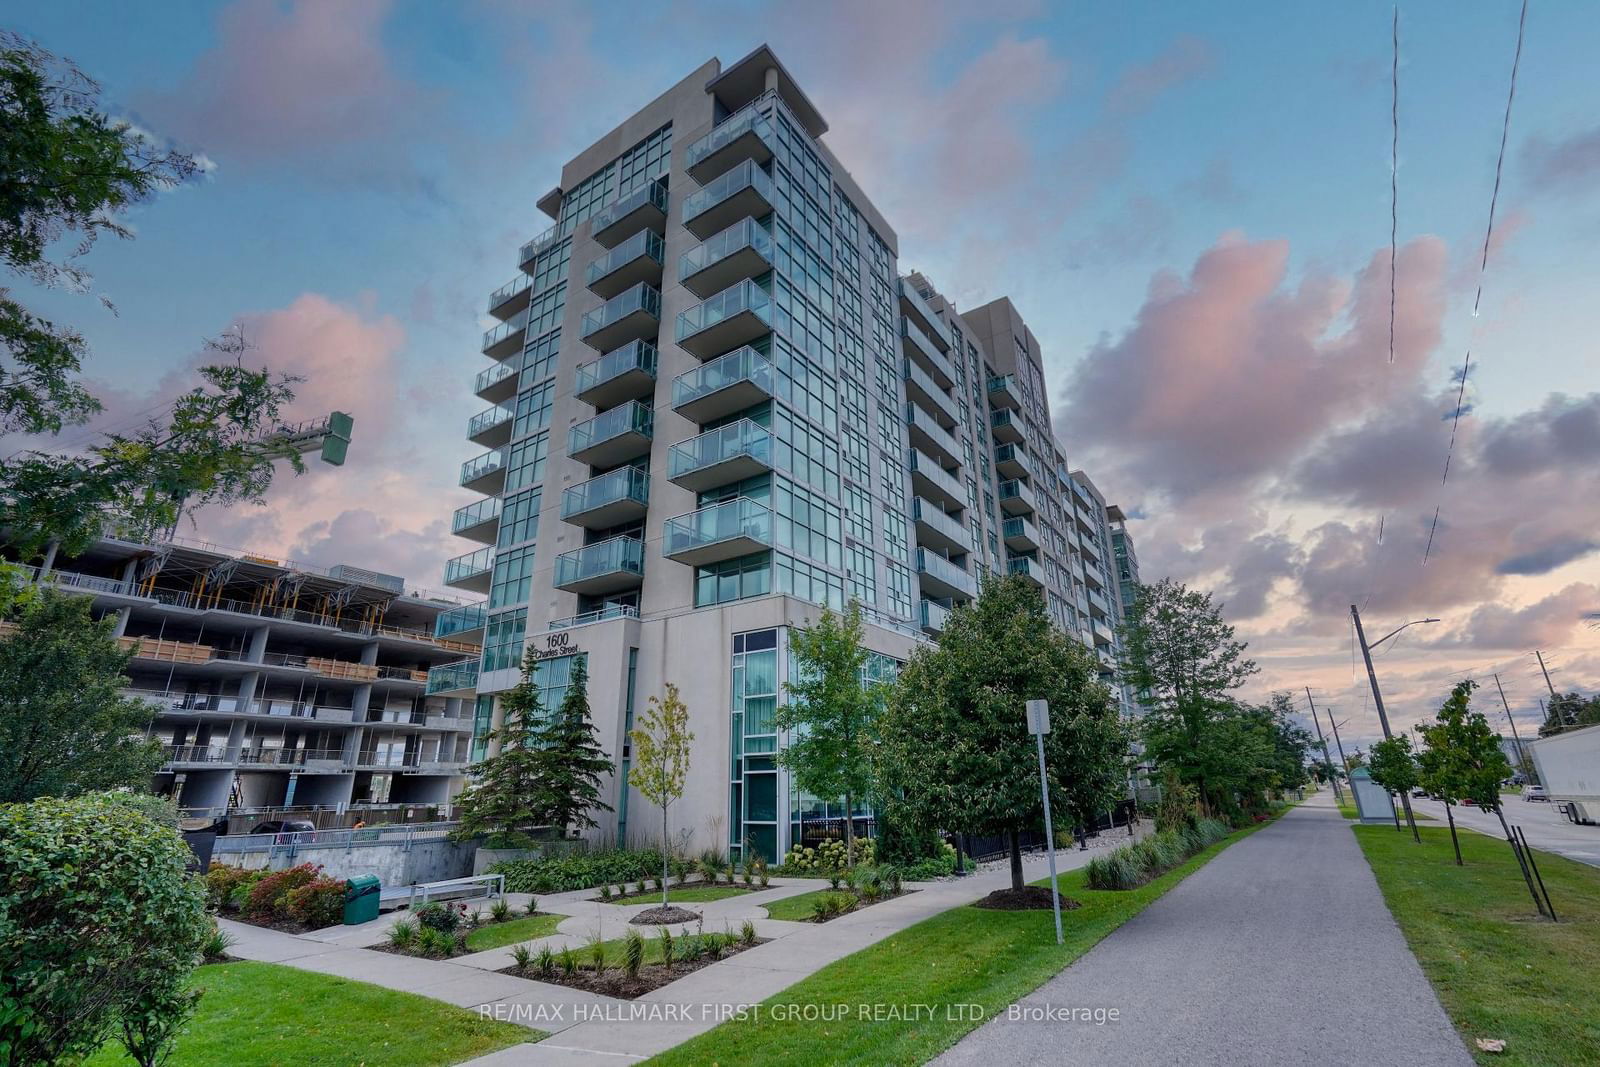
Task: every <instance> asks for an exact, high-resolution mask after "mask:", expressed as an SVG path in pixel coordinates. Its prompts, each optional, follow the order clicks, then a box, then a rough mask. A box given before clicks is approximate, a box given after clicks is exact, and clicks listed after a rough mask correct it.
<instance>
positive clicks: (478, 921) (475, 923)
mask: <svg viewBox="0 0 1600 1067" xmlns="http://www.w3.org/2000/svg"><path fill="white" fill-rule="evenodd" d="M464 918H465V920H466V927H467V929H468V930H476V929H477V928H478V927H480V926H482V925H483V921H484V920H483V909H482V908H473V909H472V910H471V911H469V912H467V914H466V915H465V916H464Z"/></svg>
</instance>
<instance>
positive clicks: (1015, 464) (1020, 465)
mask: <svg viewBox="0 0 1600 1067" xmlns="http://www.w3.org/2000/svg"><path fill="white" fill-rule="evenodd" d="M994 466H995V470H997V471H999V472H1000V476H1001V477H1002V478H1030V477H1032V476H1033V464H1032V463H1031V462H1030V461H1029V460H1028V450H1027V449H1026V448H1024V447H1023V446H1022V444H1021V443H1016V444H1004V445H999V446H997V447H996V448H995V450H994Z"/></svg>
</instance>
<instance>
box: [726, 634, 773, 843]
mask: <svg viewBox="0 0 1600 1067" xmlns="http://www.w3.org/2000/svg"><path fill="white" fill-rule="evenodd" d="M731 691H732V703H731V707H730V709H729V715H730V720H731V727H732V728H731V730H730V735H731V738H732V752H731V753H730V755H731V760H730V764H731V771H732V773H731V775H730V778H731V783H730V788H729V797H728V844H729V846H730V849H731V850H732V851H733V852H735V853H737V854H740V855H744V854H745V846H746V845H749V846H750V849H751V851H752V852H753V853H754V854H756V855H760V856H763V857H765V858H766V860H767V861H768V862H769V863H776V862H777V860H778V855H777V853H778V826H777V819H778V804H777V797H778V776H777V764H776V761H775V759H774V753H776V752H777V750H778V736H777V727H776V726H775V725H774V724H773V715H774V713H775V712H776V711H777V707H778V633H777V631H776V630H758V631H756V632H754V633H747V634H735V635H734V636H733V677H732V685H731Z"/></svg>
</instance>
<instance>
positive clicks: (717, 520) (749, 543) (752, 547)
mask: <svg viewBox="0 0 1600 1067" xmlns="http://www.w3.org/2000/svg"><path fill="white" fill-rule="evenodd" d="M770 547H772V509H771V508H768V507H767V506H766V505H765V504H762V503H760V502H759V501H756V500H751V499H750V498H748V497H742V496H741V497H735V498H734V499H733V500H726V501H723V502H722V503H720V504H713V505H712V506H710V507H708V508H701V509H700V510H699V511H691V512H690V513H689V514H687V515H679V516H678V517H676V518H672V519H668V520H667V522H666V525H665V526H664V527H662V531H661V554H662V555H663V556H666V557H667V558H668V559H673V560H677V561H678V562H679V563H686V564H688V565H689V566H691V567H702V566H705V565H706V564H709V563H717V562H720V561H722V560H727V559H734V558H736V557H738V556H748V555H749V554H750V553H752V552H759V551H761V550H763V549H766V548H770Z"/></svg>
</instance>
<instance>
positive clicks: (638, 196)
mask: <svg viewBox="0 0 1600 1067" xmlns="http://www.w3.org/2000/svg"><path fill="white" fill-rule="evenodd" d="M646 205H654V206H655V207H656V208H658V209H659V210H660V211H661V212H662V213H663V214H665V213H666V210H667V187H666V186H665V185H662V184H661V183H660V182H659V181H655V182H649V183H648V184H646V185H644V186H643V187H641V188H639V189H636V190H634V191H633V192H631V193H629V194H628V195H627V196H624V197H621V198H619V199H617V200H613V201H612V202H611V203H609V204H607V205H606V206H605V207H603V208H601V209H600V210H599V211H596V212H595V213H594V214H593V215H591V216H590V217H589V218H590V225H589V232H591V233H600V232H602V231H603V230H605V229H607V228H608V227H610V226H612V225H613V224H615V223H616V221H617V220H618V219H624V218H627V217H628V216H629V215H631V214H633V213H634V212H635V211H638V210H639V209H640V208H642V207H644V206H646Z"/></svg>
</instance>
